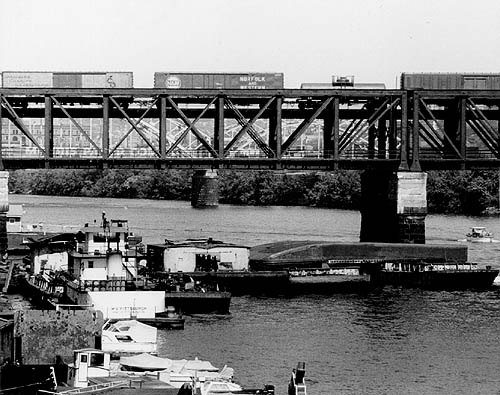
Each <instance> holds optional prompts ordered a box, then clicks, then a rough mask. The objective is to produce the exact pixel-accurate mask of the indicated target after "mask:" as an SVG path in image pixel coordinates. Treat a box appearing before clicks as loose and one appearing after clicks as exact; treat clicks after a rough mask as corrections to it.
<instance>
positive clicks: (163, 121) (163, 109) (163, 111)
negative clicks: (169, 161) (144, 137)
mask: <svg viewBox="0 0 500 395" xmlns="http://www.w3.org/2000/svg"><path fill="white" fill-rule="evenodd" d="M158 105H159V107H160V120H159V122H160V136H159V138H158V141H159V144H160V147H159V150H160V159H161V160H162V161H163V160H165V158H166V156H167V98H166V97H165V96H161V97H160V100H159V103H158Z"/></svg>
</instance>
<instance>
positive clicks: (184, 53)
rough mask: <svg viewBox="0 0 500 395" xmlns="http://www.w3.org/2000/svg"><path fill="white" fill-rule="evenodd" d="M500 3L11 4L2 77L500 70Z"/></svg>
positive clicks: (301, 77) (128, 0) (110, 0)
mask: <svg viewBox="0 0 500 395" xmlns="http://www.w3.org/2000/svg"><path fill="white" fill-rule="evenodd" d="M499 20H500V2H499V1H497V0H475V1H457V0H432V1H431V0H420V1H416V0H343V1H337V0H307V1H298V0H87V1H83V0H43V1H42V0H15V1H8V0H0V71H131V72H133V73H134V86H135V87H138V88H151V87H152V86H153V74H154V72H156V71H161V72H282V73H284V76H285V87H286V88H298V87H300V84H301V83H302V82H330V81H331V79H332V76H333V75H340V76H343V75H354V76H355V81H356V82H382V83H385V84H386V86H387V88H396V87H397V85H396V84H397V83H398V81H399V76H400V75H401V73H402V72H499V73H500V56H499V55H500V49H499V48H500V21H499Z"/></svg>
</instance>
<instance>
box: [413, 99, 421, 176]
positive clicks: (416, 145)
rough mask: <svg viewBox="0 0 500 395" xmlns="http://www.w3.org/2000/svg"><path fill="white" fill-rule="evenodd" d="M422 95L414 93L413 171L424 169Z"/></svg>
mask: <svg viewBox="0 0 500 395" xmlns="http://www.w3.org/2000/svg"><path fill="white" fill-rule="evenodd" d="M419 109H420V96H419V95H418V93H416V92H415V93H414V94H413V133H412V137H413V138H412V143H413V146H412V162H411V167H410V170H411V171H422V168H421V167H420V134H419V132H420V119H419Z"/></svg>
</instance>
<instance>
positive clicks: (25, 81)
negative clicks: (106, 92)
mask: <svg viewBox="0 0 500 395" xmlns="http://www.w3.org/2000/svg"><path fill="white" fill-rule="evenodd" d="M2 86H3V87H4V88H133V87H134V78H133V73H131V72H51V71H4V72H2Z"/></svg>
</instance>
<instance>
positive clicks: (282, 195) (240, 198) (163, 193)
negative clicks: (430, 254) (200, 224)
mask: <svg viewBox="0 0 500 395" xmlns="http://www.w3.org/2000/svg"><path fill="white" fill-rule="evenodd" d="M191 176H192V172H191V171H188V170H123V169H120V170H117V169H107V170H66V169H64V170H63V169H51V170H45V169H44V170H17V171H12V172H10V173H9V191H10V192H11V193H21V194H34V195H59V196H90V197H112V198H136V199H165V200H189V199H190V196H191ZM498 178H499V176H498V172H496V171H431V172H429V173H428V180H427V201H428V210H429V212H430V213H450V214H451V213H452V214H466V215H480V214H484V213H486V212H489V211H491V208H497V207H498V205H499V201H498V191H499V183H498ZM360 198H361V185H360V173H359V172H358V171H349V170H344V171H335V172H304V173H289V172H273V171H229V170H221V171H219V201H220V203H227V204H241V205H265V206H269V205H303V206H316V207H326V208H336V209H352V210H358V209H359V207H360V201H361V199H360Z"/></svg>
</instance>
